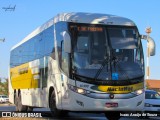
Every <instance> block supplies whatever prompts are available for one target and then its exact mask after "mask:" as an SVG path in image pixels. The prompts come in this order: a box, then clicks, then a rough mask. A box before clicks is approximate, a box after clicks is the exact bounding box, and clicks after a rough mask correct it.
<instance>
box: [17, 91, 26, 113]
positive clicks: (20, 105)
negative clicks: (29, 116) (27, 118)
mask: <svg viewBox="0 0 160 120" xmlns="http://www.w3.org/2000/svg"><path fill="white" fill-rule="evenodd" d="M15 105H16V111H19V112H23V111H27V106H25V105H22V101H21V93H20V94H19V96H18V97H16V101H15Z"/></svg>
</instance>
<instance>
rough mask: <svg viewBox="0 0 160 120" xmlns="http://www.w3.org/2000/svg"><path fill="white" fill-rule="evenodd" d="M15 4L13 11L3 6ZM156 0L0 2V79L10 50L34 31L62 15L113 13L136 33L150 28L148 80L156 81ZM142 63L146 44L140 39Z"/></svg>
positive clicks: (159, 36)
mask: <svg viewBox="0 0 160 120" xmlns="http://www.w3.org/2000/svg"><path fill="white" fill-rule="evenodd" d="M9 5H10V6H11V7H12V6H14V5H16V9H15V11H5V10H4V9H2V8H3V7H8V6H9ZM159 5H160V0H0V38H5V40H6V41H5V42H0V77H1V78H7V77H8V71H9V60H10V49H11V48H12V47H13V46H14V45H15V44H17V43H18V42H20V41H21V40H22V39H23V38H25V37H26V36H27V35H28V34H29V33H31V32H32V31H33V30H34V29H36V28H37V27H39V26H41V25H42V24H44V23H45V22H46V21H48V20H49V19H51V18H53V17H54V16H55V15H57V14H58V13H62V12H87V13H104V14H113V15H118V16H122V17H126V18H129V19H131V20H133V21H134V22H135V24H136V25H137V27H138V29H139V32H140V34H146V33H145V29H146V27H148V26H150V27H151V28H152V33H151V34H150V36H151V37H152V38H153V39H154V40H155V43H156V55H155V56H153V57H150V79H159V80H160V72H159V69H160V53H159V51H160V46H159V41H160V14H159V12H160V7H159ZM142 43H143V48H144V57H145V61H146V54H147V53H146V51H147V50H146V46H147V44H146V43H147V42H146V41H145V40H142Z"/></svg>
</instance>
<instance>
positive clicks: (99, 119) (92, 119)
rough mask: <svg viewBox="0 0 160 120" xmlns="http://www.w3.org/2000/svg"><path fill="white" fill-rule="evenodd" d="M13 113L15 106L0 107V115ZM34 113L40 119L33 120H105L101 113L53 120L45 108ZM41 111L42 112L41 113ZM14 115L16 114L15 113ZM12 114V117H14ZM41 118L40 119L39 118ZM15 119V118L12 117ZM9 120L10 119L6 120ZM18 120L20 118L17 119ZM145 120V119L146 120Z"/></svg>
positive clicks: (127, 119)
mask: <svg viewBox="0 0 160 120" xmlns="http://www.w3.org/2000/svg"><path fill="white" fill-rule="evenodd" d="M4 111H5V112H12V115H13V113H14V112H15V106H14V105H7V104H3V105H0V113H1V115H2V112H4ZM33 111H34V112H36V113H40V114H38V115H39V116H40V117H37V118H34V120H39V119H44V120H66V119H67V120H107V119H106V117H105V115H104V114H103V113H101V114H98V113H97V114H93V113H73V112H70V113H69V115H68V116H67V117H65V118H63V119H62V118H61V119H58V118H53V117H52V115H51V113H50V111H49V109H45V108H36V109H33ZM42 111H43V112H42ZM15 114H16V113H15ZM15 114H14V115H15ZM24 114H28V113H24ZM41 116H42V117H41ZM14 117H15V118H16V119H17V117H16V116H14ZM8 119H11V118H8ZM19 119H20V118H19ZM26 119H31V118H25V120H26ZM142 119H143V120H145V119H144V118H139V117H133V116H132V117H131V116H130V117H121V118H120V120H142ZM149 119H151V120H159V119H160V117H149ZM146 120H147V119H146Z"/></svg>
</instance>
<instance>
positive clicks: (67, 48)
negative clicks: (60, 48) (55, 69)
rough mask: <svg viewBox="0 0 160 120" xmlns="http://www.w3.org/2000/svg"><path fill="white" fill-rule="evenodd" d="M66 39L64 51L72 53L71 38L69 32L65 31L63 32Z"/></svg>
mask: <svg viewBox="0 0 160 120" xmlns="http://www.w3.org/2000/svg"><path fill="white" fill-rule="evenodd" d="M62 35H63V40H64V52H66V53H71V38H70V35H69V34H68V32H66V31H64V32H63V33H62Z"/></svg>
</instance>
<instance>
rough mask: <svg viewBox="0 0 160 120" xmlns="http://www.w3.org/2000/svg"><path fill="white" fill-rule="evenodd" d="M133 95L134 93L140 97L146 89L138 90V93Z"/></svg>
mask: <svg viewBox="0 0 160 120" xmlns="http://www.w3.org/2000/svg"><path fill="white" fill-rule="evenodd" d="M132 93H134V94H136V95H140V94H142V93H144V89H139V90H136V91H134V92H132Z"/></svg>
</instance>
